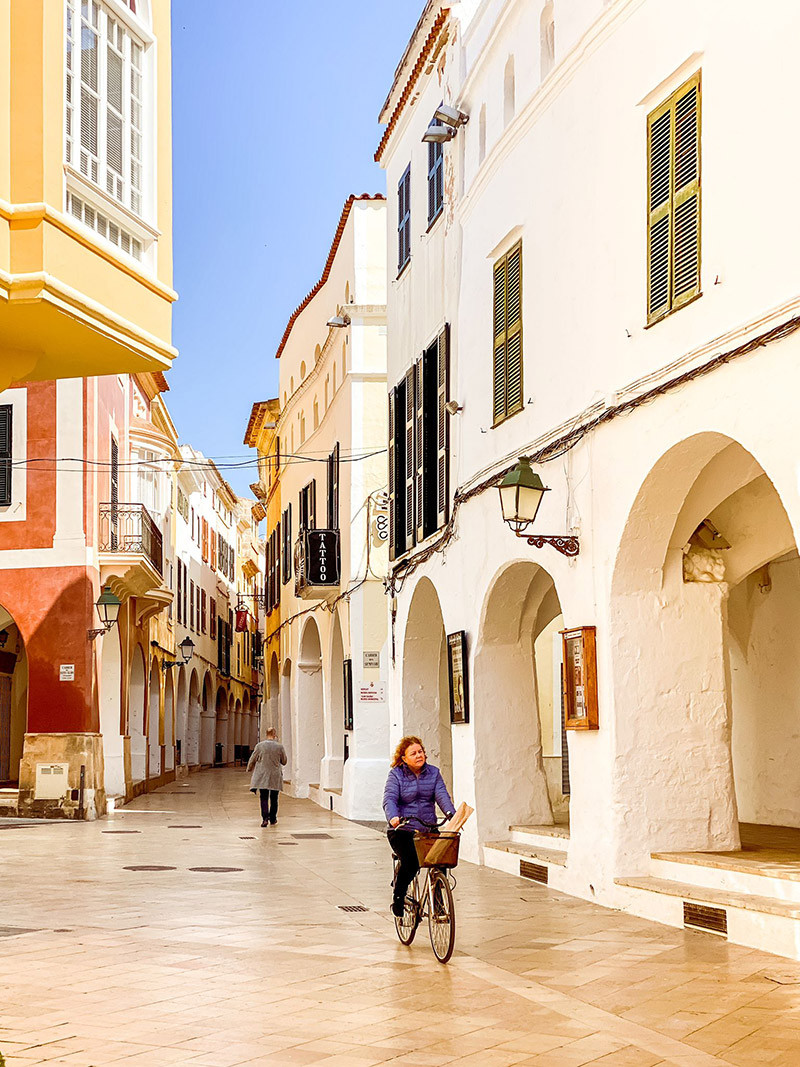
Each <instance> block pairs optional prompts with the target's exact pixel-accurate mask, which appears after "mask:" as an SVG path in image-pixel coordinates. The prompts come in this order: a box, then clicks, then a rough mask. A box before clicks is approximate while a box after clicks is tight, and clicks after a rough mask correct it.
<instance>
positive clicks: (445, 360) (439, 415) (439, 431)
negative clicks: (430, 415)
mask: <svg viewBox="0 0 800 1067" xmlns="http://www.w3.org/2000/svg"><path fill="white" fill-rule="evenodd" d="M436 369H437V378H436V528H437V530H439V529H441V528H442V526H445V525H446V524H447V520H448V519H449V517H450V420H449V419H448V416H447V410H446V408H445V404H446V403H447V394H448V391H449V389H450V327H449V325H445V328H444V329H443V330H442V332H441V333H440V334H439V345H438V366H437V368H436Z"/></svg>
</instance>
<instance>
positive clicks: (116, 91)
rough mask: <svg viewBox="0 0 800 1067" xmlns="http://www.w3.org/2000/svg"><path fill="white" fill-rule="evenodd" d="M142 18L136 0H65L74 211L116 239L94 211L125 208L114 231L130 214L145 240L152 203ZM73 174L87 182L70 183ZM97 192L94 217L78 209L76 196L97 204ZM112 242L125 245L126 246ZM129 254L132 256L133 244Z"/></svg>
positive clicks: (69, 206) (71, 206) (130, 227)
mask: <svg viewBox="0 0 800 1067" xmlns="http://www.w3.org/2000/svg"><path fill="white" fill-rule="evenodd" d="M129 13H130V14H129ZM123 15H124V17H123ZM130 15H133V16H134V18H133V19H132V20H131V19H130ZM136 16H137V3H136V0H113V2H112V0H109V2H101V0H66V149H65V150H66V163H67V187H68V191H67V197H68V200H67V209H68V210H69V211H70V213H71V214H74V215H76V217H78V218H80V219H81V221H82V222H84V223H85V224H86V225H88V226H90V227H91V228H92V229H94V230H96V231H97V232H99V233H100V235H101V236H102V237H106V238H107V239H111V238H110V237H109V233H108V228H107V224H106V225H105V226H103V227H102V228H101V227H98V226H97V225H95V213H94V211H95V210H96V209H98V208H100V209H102V208H105V209H106V214H109V212H110V214H111V215H113V205H119V207H121V208H122V209H123V212H121V213H120V215H119V217H117V218H116V219H114V220H113V222H114V224H115V232H116V227H120V226H121V228H122V229H123V231H124V229H125V222H126V216H127V215H128V214H130V215H132V216H134V219H133V220H127V221H128V222H129V225H128V230H129V231H130V235H131V237H135V238H137V239H138V240H139V241H141V239H142V237H143V236H144V235H143V234H141V233H137V228H136V225H135V220H136V219H142V217H143V215H144V214H145V204H146V189H145V184H146V175H147V173H148V170H147V166H146V162H145V153H146V150H147V137H146V131H145V121H146V120H145V116H146V113H147V111H146V106H145V88H146V87H145V78H146V68H147V58H148V57H147V42H146V40H145V37H146V36H147V34H146V31H144V32H143V33H142V36H141V37H139V36H137V34H136V33H135V32H134V30H133V29H132V27H131V25H129V21H130V22H133V24H135V23H136ZM70 173H72V174H74V175H77V176H79V177H80V179H82V181H78V182H76V181H72V183H71V182H70ZM71 184H72V186H73V188H70V185H71ZM87 186H88V188H87ZM92 189H94V190H99V191H100V192H101V193H102V194H103V195H102V198H100V199H99V200H97V201H96V202H95V203H94V204H92V205H91V207H90V211H89V212H88V213H87V212H85V211H84V210H83V208H80V209H79V210H76V209H75V206H74V204H72V203H71V198H72V199H74V197H75V194H76V193H77V195H78V196H79V197H80V198H82V199H83V200H87V199H89V200H90V199H91V190H92ZM131 221H132V222H133V225H130V222H131ZM145 225H146V224H145ZM104 230H105V232H103V231H104ZM113 243H115V244H118V245H120V246H122V242H121V241H114V242H113ZM133 248H134V250H133V251H132V252H131V254H132V255H135V256H136V258H140V255H137V251H138V248H137V246H136V245H134V246H133ZM124 251H126V252H127V251H129V248H128V242H127V241H126V242H125V246H124Z"/></svg>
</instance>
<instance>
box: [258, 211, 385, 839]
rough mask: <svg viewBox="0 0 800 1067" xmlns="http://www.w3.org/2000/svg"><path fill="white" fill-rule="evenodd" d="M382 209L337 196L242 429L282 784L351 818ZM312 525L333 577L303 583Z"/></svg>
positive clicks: (373, 758)
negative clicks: (318, 264)
mask: <svg viewBox="0 0 800 1067" xmlns="http://www.w3.org/2000/svg"><path fill="white" fill-rule="evenodd" d="M385 215H386V208H385V201H384V198H383V197H381V196H377V197H371V196H351V197H350V198H349V199H348V200H347V202H346V203H345V206H344V209H343V211H342V215H341V218H340V219H339V225H338V227H337V230H336V234H335V236H334V240H333V243H332V246H331V249H330V253H329V255H328V258H327V261H326V263H325V267H324V270H323V273H322V276H321V278H320V280H319V282H318V283H317V284H316V285H315V286H314V288H313V289H312V290H311V292H310V293H309V294H308V296H307V297H306V298H305V299H304V300H303V302H302V303H301V304H300V306H299V307H298V308H297V310H296V311H295V312H294V313H293V315H292V316H291V318H290V320H289V323H288V325H287V327H286V331H285V333H284V336H283V338H282V340H281V344H280V347H279V350H278V353H277V354H278V357H279V359H280V377H279V381H280V387H279V398H278V404H279V414H278V415H277V422H275V421H274V419H275V415H274V409H275V408H276V407H277V406H278V405H277V404H276V403H275V402H265V403H263V404H256V405H255V406H254V408H253V413H252V416H251V420H250V425H249V426H248V430H247V435H246V437H245V441H246V442H247V443H248V444H251V445H256V446H258V447H259V451H260V454H261V462H260V464H259V466H260V481H261V487H260V491H259V496H261V497H262V498H263V499H264V500H265V501H267V505H266V506H267V509H268V513H269V514H270V516H271V519H270V522H271V524H272V525H271V527H269V528H268V529H267V575H268V581H267V589H268V596H267V608H268V612H269V614H268V617H267V622H266V641H267V646H266V647H267V657H268V662H267V664H266V668H265V669H266V671H267V674H268V679H269V708H268V715H269V717H270V722H271V724H272V725H274V726H275V727H276V728H277V730H278V732H279V736H280V737H281V739H282V740H283V743H284V745H285V747H286V749H287V753H288V755H289V771H288V773H287V778H289V779H290V783H287V788H288V789H290V790H291V792H292V793H293V794H294V795H295V796H300V797H305V796H311V797H312V798H313V799H314V800H316V801H317V802H318V803H319V804H321V805H323V806H324V807H326V808H329V809H331V810H335V811H338V812H340V813H341V814H343V815H345V816H346V817H347V818H357V819H358V818H361V819H369V818H376V817H379V815H380V802H381V796H382V790H383V784H384V780H385V777H386V773H387V770H388V758H387V757H388V745H389V728H388V712H387V705H386V678H387V673H386V671H387V663H386V647H385V646H386V597H385V593H384V586H383V579H384V577H385V575H386V570H387V563H388V560H387V551H386V524H387V500H386V434H387V427H386V270H385V262H386V221H385ZM278 493H279V500H280V509H278V508H277V496H276V494H278ZM315 530H316V531H320V530H327V531H331V532H332V536H331V538H330V539H326V551H327V552H330V553H331V555H333V554H335V544H336V540H337V538H338V551H339V555H340V563H341V568H340V576H339V580H338V581H336V582H334V583H333V584H328V585H326V584H316V582H315V578H314V574H313V571H314V569H315V566H316V565H317V564H319V563H320V559H319V557H318V555H317V552H316V549H315V547H314V544H313V543H312V544H310V546H309V551H308V552H307V554H306V555H305V557H304V555H303V552H304V547H305V534H306V532H307V531H312V539H313V536H314V535H313V531H315ZM334 572H335V568H333V569H331V568H330V567H328V573H329V574H331V575H333V574H334ZM321 577H322V576H321V575H317V578H321ZM278 637H279V640H280V644H279V648H278V645H277V643H276V641H277V638H278Z"/></svg>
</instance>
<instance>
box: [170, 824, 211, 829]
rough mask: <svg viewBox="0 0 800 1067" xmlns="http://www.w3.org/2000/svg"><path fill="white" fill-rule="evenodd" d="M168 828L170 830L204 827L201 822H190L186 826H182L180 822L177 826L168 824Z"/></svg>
mask: <svg viewBox="0 0 800 1067" xmlns="http://www.w3.org/2000/svg"><path fill="white" fill-rule="evenodd" d="M167 829H168V830H202V829H203V827H202V826H201V825H200V823H188V824H187V825H186V826H181V825H180V824H178V825H176V826H168V827H167Z"/></svg>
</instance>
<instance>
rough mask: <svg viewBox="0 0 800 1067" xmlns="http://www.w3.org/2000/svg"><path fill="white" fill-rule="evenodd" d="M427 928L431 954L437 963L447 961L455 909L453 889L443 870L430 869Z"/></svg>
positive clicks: (454, 937) (453, 932)
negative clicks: (431, 949)
mask: <svg viewBox="0 0 800 1067" xmlns="http://www.w3.org/2000/svg"><path fill="white" fill-rule="evenodd" d="M429 892H430V906H429V908H428V929H429V930H430V935H431V947H432V948H433V954H434V956H435V957H436V959H437V960H438V961H439V963H447V961H448V960H449V959H450V957H451V956H452V955H453V949H454V948H455V943H456V909H455V904H454V902H453V891H452V889H451V888H450V882H449V881H448V879H447V875H446V874H445V873H444V871H440V870H438V869H435V870H432V871H431V878H430V888H429Z"/></svg>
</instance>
